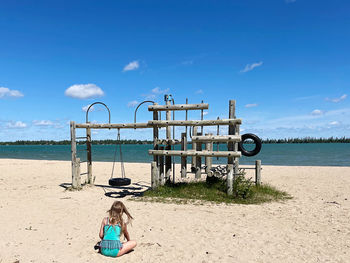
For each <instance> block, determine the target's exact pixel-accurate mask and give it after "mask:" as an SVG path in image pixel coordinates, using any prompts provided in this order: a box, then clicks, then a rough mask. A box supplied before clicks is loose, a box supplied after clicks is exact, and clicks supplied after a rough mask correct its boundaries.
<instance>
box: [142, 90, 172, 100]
mask: <svg viewBox="0 0 350 263" xmlns="http://www.w3.org/2000/svg"><path fill="white" fill-rule="evenodd" d="M169 91H170V89H169V88H167V89H163V90H162V89H161V88H159V87H155V88H154V89H152V90H151V93H150V94H143V95H142V96H144V97H145V99H146V100H155V99H156V98H157V95H163V94H166V93H168V92H169Z"/></svg>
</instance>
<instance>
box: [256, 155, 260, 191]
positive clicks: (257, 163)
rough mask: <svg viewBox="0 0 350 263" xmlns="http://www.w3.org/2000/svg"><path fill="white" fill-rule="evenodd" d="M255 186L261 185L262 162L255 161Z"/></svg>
mask: <svg viewBox="0 0 350 263" xmlns="http://www.w3.org/2000/svg"><path fill="white" fill-rule="evenodd" d="M255 184H256V185H260V184H261V160H256V161H255Z"/></svg>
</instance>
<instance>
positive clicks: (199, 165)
mask: <svg viewBox="0 0 350 263" xmlns="http://www.w3.org/2000/svg"><path fill="white" fill-rule="evenodd" d="M197 134H198V135H202V133H197ZM196 150H197V152H201V151H202V143H200V142H197V143H196ZM201 174H202V158H201V156H200V155H196V173H195V178H196V179H200V178H201Z"/></svg>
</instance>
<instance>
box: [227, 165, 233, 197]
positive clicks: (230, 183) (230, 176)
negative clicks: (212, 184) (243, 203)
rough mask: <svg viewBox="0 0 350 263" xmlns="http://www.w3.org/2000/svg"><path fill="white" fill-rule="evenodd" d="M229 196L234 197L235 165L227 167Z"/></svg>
mask: <svg viewBox="0 0 350 263" xmlns="http://www.w3.org/2000/svg"><path fill="white" fill-rule="evenodd" d="M226 183H227V194H228V195H232V194H233V164H228V165H227V179H226Z"/></svg>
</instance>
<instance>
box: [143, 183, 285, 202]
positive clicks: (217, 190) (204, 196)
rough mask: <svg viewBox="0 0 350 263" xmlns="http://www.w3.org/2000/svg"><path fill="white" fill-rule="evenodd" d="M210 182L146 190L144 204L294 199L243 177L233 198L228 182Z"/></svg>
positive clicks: (180, 184) (172, 185) (235, 188)
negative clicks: (149, 202)
mask: <svg viewBox="0 0 350 263" xmlns="http://www.w3.org/2000/svg"><path fill="white" fill-rule="evenodd" d="M208 178H209V180H208V179H207V180H206V181H201V182H192V183H176V184H172V183H168V184H166V185H164V186H160V187H158V188H157V189H155V190H149V191H146V192H145V193H144V195H143V198H142V200H143V201H154V202H165V203H168V202H171V203H188V202H191V203H198V204H201V201H208V202H215V203H227V204H228V203H235V204H260V203H264V202H271V201H283V200H286V199H290V198H291V196H290V195H289V194H288V193H286V192H283V191H280V190H277V189H276V188H275V187H273V186H271V185H268V184H262V185H259V186H256V185H255V184H253V183H252V182H251V180H250V179H245V178H244V176H239V177H238V178H237V179H236V180H235V182H234V186H233V195H232V196H228V195H227V194H226V180H222V179H218V178H216V177H208Z"/></svg>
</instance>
